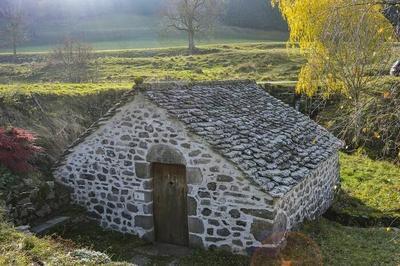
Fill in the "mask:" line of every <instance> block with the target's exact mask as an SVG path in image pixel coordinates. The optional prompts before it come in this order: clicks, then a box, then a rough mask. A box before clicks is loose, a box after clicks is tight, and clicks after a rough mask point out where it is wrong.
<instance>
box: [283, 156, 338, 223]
mask: <svg viewBox="0 0 400 266" xmlns="http://www.w3.org/2000/svg"><path fill="white" fill-rule="evenodd" d="M339 171H340V167H339V155H338V154H337V153H336V154H334V155H332V156H331V157H330V158H329V159H328V160H327V161H325V162H323V163H322V164H321V165H320V166H319V167H318V168H317V169H316V170H314V171H313V172H312V173H311V174H310V176H309V177H307V178H306V179H305V180H303V181H302V182H301V183H300V184H298V185H297V186H296V187H295V188H294V189H293V190H292V191H291V192H289V193H288V194H287V195H285V197H284V198H282V199H281V200H280V202H279V203H278V204H279V209H280V210H282V211H283V212H282V213H284V215H285V216H286V217H287V221H288V224H287V228H288V229H289V230H290V229H292V228H294V227H296V226H297V225H298V224H300V223H301V222H303V221H304V220H314V219H315V218H317V217H319V216H321V215H322V214H323V213H324V212H325V211H326V210H327V209H328V208H329V207H330V206H331V204H332V201H333V198H334V195H335V191H336V188H337V186H338V184H339V175H340V173H339Z"/></svg>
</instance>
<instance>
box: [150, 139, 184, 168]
mask: <svg viewBox="0 0 400 266" xmlns="http://www.w3.org/2000/svg"><path fill="white" fill-rule="evenodd" d="M146 161H148V162H149V163H164V164H179V165H185V166H186V160H185V157H184V156H183V154H182V153H181V152H180V151H179V150H177V149H176V148H174V147H171V146H169V145H165V144H157V145H153V146H152V147H151V148H150V150H149V152H148V153H147V156H146Z"/></svg>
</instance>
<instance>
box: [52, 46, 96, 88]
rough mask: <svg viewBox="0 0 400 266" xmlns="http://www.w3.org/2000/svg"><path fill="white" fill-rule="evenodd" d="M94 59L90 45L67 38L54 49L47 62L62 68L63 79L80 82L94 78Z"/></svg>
mask: <svg viewBox="0 0 400 266" xmlns="http://www.w3.org/2000/svg"><path fill="white" fill-rule="evenodd" d="M94 59H95V55H94V50H93V48H92V47H91V46H90V45H88V44H85V43H82V42H80V41H78V40H74V39H69V38H67V39H65V40H64V42H63V44H62V45H60V46H59V47H57V48H55V49H54V51H53V53H52V54H51V57H50V61H49V64H50V65H51V66H52V67H55V68H57V67H59V68H61V69H62V70H63V71H62V72H61V73H62V75H63V77H62V79H63V80H64V81H68V82H77V83H80V82H87V81H93V80H94V79H95V78H96V76H97V66H96V64H95V62H94V61H95V60H94Z"/></svg>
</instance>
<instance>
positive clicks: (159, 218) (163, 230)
mask: <svg viewBox="0 0 400 266" xmlns="http://www.w3.org/2000/svg"><path fill="white" fill-rule="evenodd" d="M151 169H152V170H151V174H152V177H153V187H154V194H153V195H154V196H153V197H154V202H153V208H154V212H153V213H154V225H155V235H156V241H157V242H161V243H169V244H175V245H182V246H187V245H188V242H189V233H188V221H187V220H188V219H187V184H186V167H185V166H183V165H174V164H160V163H153V164H152V167H151Z"/></svg>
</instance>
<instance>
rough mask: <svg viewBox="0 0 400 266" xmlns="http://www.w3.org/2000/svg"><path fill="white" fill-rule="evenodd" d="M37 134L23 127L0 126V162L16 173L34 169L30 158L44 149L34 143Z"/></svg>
mask: <svg viewBox="0 0 400 266" xmlns="http://www.w3.org/2000/svg"><path fill="white" fill-rule="evenodd" d="M35 140H36V136H35V135H34V134H33V133H31V132H29V131H27V130H24V129H21V128H0V164H1V165H3V166H5V167H7V168H8V169H10V170H11V171H12V172H15V173H26V172H29V171H31V170H33V168H34V167H33V166H32V165H31V164H30V162H29V160H30V159H31V158H32V156H33V155H34V154H35V153H38V152H40V151H41V150H42V149H41V148H40V147H38V146H36V145H35V144H34V142H35Z"/></svg>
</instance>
